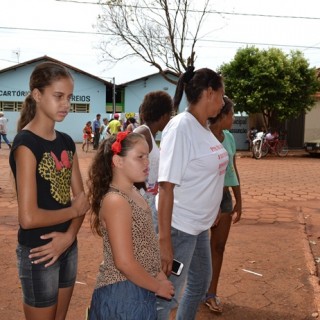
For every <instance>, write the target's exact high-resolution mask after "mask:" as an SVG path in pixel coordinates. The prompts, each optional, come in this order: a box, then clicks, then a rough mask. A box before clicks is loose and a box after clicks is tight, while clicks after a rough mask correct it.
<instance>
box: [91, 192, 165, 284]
mask: <svg viewBox="0 0 320 320" xmlns="http://www.w3.org/2000/svg"><path fill="white" fill-rule="evenodd" d="M113 190H114V191H109V192H108V193H107V195H108V194H110V193H117V194H120V195H121V196H122V197H124V198H125V199H126V200H127V201H128V202H129V204H130V206H131V207H132V241H133V251H134V256H135V258H136V260H137V261H138V262H139V263H140V264H141V265H142V266H143V268H144V269H145V270H146V271H147V272H148V273H149V274H151V275H152V276H153V277H155V276H156V275H157V274H158V273H159V272H160V269H161V260H160V249H159V243H158V238H157V236H156V233H155V231H154V229H153V224H152V216H151V209H150V208H148V209H147V210H146V209H143V208H141V207H140V206H138V205H137V204H136V203H135V202H134V201H133V200H132V199H130V198H129V197H128V196H127V195H126V194H125V193H123V192H121V191H119V190H117V189H113ZM107 195H106V196H107ZM100 229H101V233H102V237H103V258H104V261H103V262H102V264H101V265H100V268H99V274H98V277H97V283H96V288H100V287H103V286H107V285H110V284H113V283H116V282H120V281H125V280H127V278H126V277H125V276H124V275H123V274H122V273H121V272H120V271H119V270H118V269H117V268H116V266H115V264H114V259H113V255H112V251H111V246H110V241H109V237H108V233H107V231H106V229H105V228H104V227H103V226H102V223H101V222H100Z"/></svg>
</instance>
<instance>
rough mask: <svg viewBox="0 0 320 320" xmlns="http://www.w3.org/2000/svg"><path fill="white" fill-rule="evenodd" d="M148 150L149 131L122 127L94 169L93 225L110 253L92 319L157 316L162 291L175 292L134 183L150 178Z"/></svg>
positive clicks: (165, 293)
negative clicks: (164, 268)
mask: <svg viewBox="0 0 320 320" xmlns="http://www.w3.org/2000/svg"><path fill="white" fill-rule="evenodd" d="M148 155H149V147H148V144H147V142H146V140H145V138H144V136H142V135H140V134H137V133H130V134H129V132H119V133H118V134H117V136H111V137H110V138H108V139H106V140H105V141H103V143H102V144H101V146H100V148H99V150H98V152H97V154H96V156H95V158H94V160H93V163H92V165H91V168H90V170H89V180H88V189H89V191H88V194H89V200H90V204H91V227H92V229H93V231H94V232H95V233H97V234H98V235H100V236H101V237H102V238H103V255H104V261H103V262H102V264H101V265H100V270H99V274H98V279H97V285H96V288H95V290H94V292H93V295H92V300H91V306H90V312H89V315H90V316H89V317H90V320H93V319H99V320H103V319H137V320H142V319H156V318H157V311H156V296H161V297H163V298H165V299H171V298H172V296H173V294H174V288H173V285H172V283H171V282H170V281H168V279H167V277H166V275H165V274H164V273H163V272H162V271H161V262H160V251H159V245H158V240H157V237H156V234H155V232H154V229H153V225H152V217H151V210H150V208H149V207H148V204H147V202H146V201H145V200H144V198H143V197H142V196H141V195H140V193H139V192H138V190H137V189H136V188H135V187H134V185H133V184H134V183H135V182H142V181H144V180H145V179H146V177H147V175H148V165H149V160H148Z"/></svg>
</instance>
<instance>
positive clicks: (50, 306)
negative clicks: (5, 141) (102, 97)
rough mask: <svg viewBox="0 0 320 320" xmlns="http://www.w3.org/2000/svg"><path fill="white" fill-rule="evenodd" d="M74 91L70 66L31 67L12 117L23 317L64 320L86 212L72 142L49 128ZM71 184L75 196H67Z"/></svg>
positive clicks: (61, 117)
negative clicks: (14, 119) (27, 86)
mask: <svg viewBox="0 0 320 320" xmlns="http://www.w3.org/2000/svg"><path fill="white" fill-rule="evenodd" d="M72 94H73V79H72V76H71V74H70V73H69V71H68V70H67V69H66V68H65V67H63V66H61V65H59V64H56V63H53V62H45V63H42V64H39V65H38V66H36V68H35V69H34V71H33V72H32V74H31V77H30V94H29V95H28V96H27V97H26V99H25V101H24V103H23V105H22V110H21V117H20V119H19V122H18V134H17V135H16V137H15V139H14V142H13V145H12V149H11V153H10V159H9V161H10V166H11V169H12V172H13V175H14V178H15V183H16V190H17V198H18V219H19V224H20V229H19V233H18V246H17V250H16V252H17V258H18V270H19V277H20V281H21V287H22V292H23V298H24V304H23V309H24V314H25V318H26V319H27V320H38V319H46V320H63V319H65V318H66V314H67V311H68V306H69V302H70V299H71V295H72V292H73V287H74V284H75V281H76V275H77V257H78V256H77V253H78V251H77V239H76V236H77V233H78V231H79V229H80V226H81V224H82V221H83V218H84V214H85V213H86V211H87V210H88V209H89V204H88V201H87V198H86V196H85V194H84V191H83V183H82V179H81V175H80V170H79V164H78V158H77V154H76V148H75V144H74V142H73V141H72V139H71V137H70V136H68V135H67V134H65V133H62V132H59V131H57V130H55V123H56V122H61V121H63V120H64V118H65V117H66V116H67V115H68V112H69V109H70V99H71V97H72ZM70 188H71V189H72V193H73V195H74V197H75V198H74V199H73V200H72V199H71V195H70Z"/></svg>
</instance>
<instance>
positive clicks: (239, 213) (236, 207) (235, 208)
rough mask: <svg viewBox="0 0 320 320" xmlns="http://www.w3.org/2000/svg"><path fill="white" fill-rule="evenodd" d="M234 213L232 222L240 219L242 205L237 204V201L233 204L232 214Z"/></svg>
mask: <svg viewBox="0 0 320 320" xmlns="http://www.w3.org/2000/svg"><path fill="white" fill-rule="evenodd" d="M234 213H236V216H235V218H234V219H233V223H237V222H239V221H240V219H241V214H242V206H241V205H239V204H238V203H236V204H235V206H234V208H233V211H232V214H234Z"/></svg>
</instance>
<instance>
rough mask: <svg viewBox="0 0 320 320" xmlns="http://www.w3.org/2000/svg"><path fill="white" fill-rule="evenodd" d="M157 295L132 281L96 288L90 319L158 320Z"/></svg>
mask: <svg viewBox="0 0 320 320" xmlns="http://www.w3.org/2000/svg"><path fill="white" fill-rule="evenodd" d="M156 319H157V309H156V295H155V294H154V293H153V292H151V291H148V290H146V289H143V288H141V287H139V286H137V285H135V284H134V283H132V282H131V281H128V280H127V281H121V282H116V283H114V284H110V285H107V286H104V287H101V288H98V289H95V290H94V291H93V294H92V300H91V306H90V311H89V320H156Z"/></svg>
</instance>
